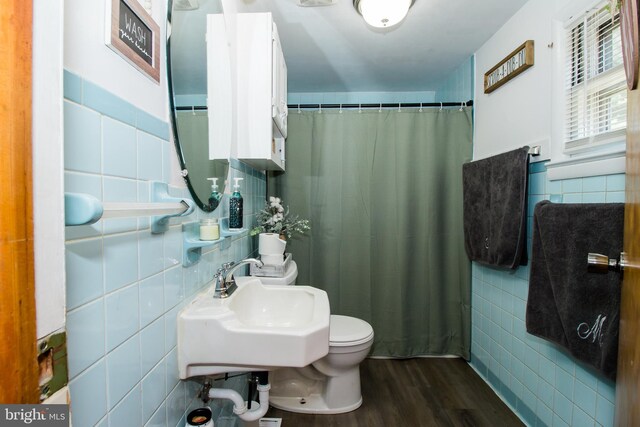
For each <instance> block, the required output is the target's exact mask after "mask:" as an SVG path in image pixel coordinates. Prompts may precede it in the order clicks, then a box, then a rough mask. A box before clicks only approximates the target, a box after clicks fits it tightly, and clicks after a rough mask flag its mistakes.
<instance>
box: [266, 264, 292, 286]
mask: <svg viewBox="0 0 640 427" xmlns="http://www.w3.org/2000/svg"><path fill="white" fill-rule="evenodd" d="M256 277H257V278H258V279H260V281H261V282H262V283H263V284H264V285H268V286H270V285H279V286H291V285H295V284H296V278H297V277H298V266H297V265H296V262H295V261H289V265H288V266H287V269H286V270H285V271H284V275H283V276H282V277H267V276H256Z"/></svg>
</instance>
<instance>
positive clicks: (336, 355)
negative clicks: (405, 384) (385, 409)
mask: <svg viewBox="0 0 640 427" xmlns="http://www.w3.org/2000/svg"><path fill="white" fill-rule="evenodd" d="M297 277H298V266H297V265H296V263H295V262H294V261H290V262H289V265H288V266H287V269H286V271H285V274H284V277H260V280H261V281H262V282H263V283H264V284H265V285H281V286H284V285H294V284H295V281H296V278H297ZM372 344H373V328H372V327H371V325H369V324H368V323H367V322H365V321H364V320H361V319H357V318H355V317H348V316H338V315H331V321H330V324H329V354H327V355H326V356H325V357H323V358H322V359H320V360H318V361H316V362H314V363H312V364H311V366H306V367H304V368H282V369H278V370H276V371H273V372H270V374H269V380H270V382H271V395H270V397H269V403H270V404H271V405H272V406H274V407H276V408H279V409H284V410H286V411H291V412H301V413H307V414H340V413H343V412H349V411H353V410H355V409H357V408H359V407H360V405H362V393H361V392H360V362H362V361H363V360H364V359H365V357H367V354H369V350H370V349H371V345H372Z"/></svg>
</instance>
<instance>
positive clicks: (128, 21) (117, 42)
mask: <svg viewBox="0 0 640 427" xmlns="http://www.w3.org/2000/svg"><path fill="white" fill-rule="evenodd" d="M106 2H107V13H106V15H107V23H106V31H105V33H106V34H105V43H106V44H107V46H109V47H110V48H111V49H113V51H114V52H116V53H117V54H118V55H120V56H121V57H123V58H124V59H126V60H127V61H129V62H130V63H131V64H132V65H133V66H134V67H136V68H137V69H139V70H140V71H142V72H143V73H144V74H146V75H147V76H148V77H149V78H151V79H152V80H155V81H156V83H160V27H159V26H158V24H156V22H155V21H154V20H153V18H152V17H151V16H150V15H149V14H148V13H147V11H146V10H144V8H143V7H142V6H141V5H140V3H138V1H137V0H106Z"/></svg>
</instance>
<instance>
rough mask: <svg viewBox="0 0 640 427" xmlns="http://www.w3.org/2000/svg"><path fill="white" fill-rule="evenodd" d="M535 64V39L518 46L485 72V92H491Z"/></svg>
mask: <svg viewBox="0 0 640 427" xmlns="http://www.w3.org/2000/svg"><path fill="white" fill-rule="evenodd" d="M532 66H533V40H527V41H526V42H524V43H522V45H520V46H518V48H516V50H514V51H513V52H511V53H510V54H509V55H507V57H506V58H504V59H503V60H502V61H500V62H498V64H497V65H496V66H495V67H493V68H492V69H490V70H489V71H487V72H486V73H484V93H491V92H493V91H494V90H496V89H498V88H499V87H500V86H502V85H503V84H505V83H506V82H508V81H509V80H511V79H512V78H514V77H515V76H517V75H518V74H520V73H522V72H523V71H524V70H526V69H527V68H530V67H532Z"/></svg>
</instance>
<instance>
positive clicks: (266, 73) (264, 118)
mask: <svg viewBox="0 0 640 427" xmlns="http://www.w3.org/2000/svg"><path fill="white" fill-rule="evenodd" d="M236 28H237V33H236V48H237V49H236V55H237V77H238V78H237V94H238V98H237V101H238V102H237V104H236V108H237V110H236V118H237V121H238V122H237V129H238V134H237V136H238V138H237V144H238V147H237V148H238V153H237V155H238V159H239V160H242V161H243V162H245V163H248V164H250V165H251V166H253V167H255V168H257V169H265V170H284V169H285V138H286V137H287V114H288V111H287V65H286V63H285V61H284V55H283V53H282V47H281V45H280V39H279V37H278V30H277V28H276V24H275V23H274V22H273V18H272V16H271V13H240V14H238V15H237V27H236Z"/></svg>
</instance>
